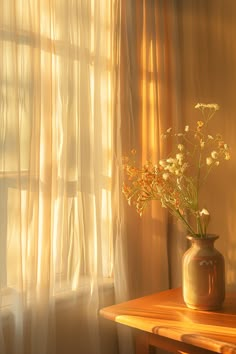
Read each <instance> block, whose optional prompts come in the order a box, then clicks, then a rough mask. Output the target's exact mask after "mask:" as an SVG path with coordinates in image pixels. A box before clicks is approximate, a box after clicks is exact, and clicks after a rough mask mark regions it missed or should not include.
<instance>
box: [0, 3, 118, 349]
mask: <svg viewBox="0 0 236 354" xmlns="http://www.w3.org/2000/svg"><path fill="white" fill-rule="evenodd" d="M118 29H119V1H116V0H115V1H109V0H107V1H106V0H104V1H96V0H80V1H79V0H78V1H73V0H50V1H49V0H9V1H1V3H0V193H1V198H0V307H1V316H0V352H1V354H6V353H7V354H8V353H11V354H13V353H14V354H26V353H27V354H36V353H40V354H44V353H50V354H52V353H53V352H54V351H56V352H57V353H63V354H64V353H70V354H71V353H78V352H81V353H82V352H83V353H85V354H86V353H98V352H100V345H99V344H100V343H101V338H102V337H101V333H100V332H99V331H100V329H99V323H98V309H99V307H100V306H102V305H103V304H106V301H109V300H110V301H112V300H111V299H112V289H113V288H112V286H113V285H112V284H113V240H114V228H113V227H112V218H113V210H112V206H111V202H112V185H113V184H114V183H113V182H112V173H113V168H114V166H115V164H114V163H113V161H114V134H113V133H114V126H115V125H114V115H115V104H116V94H117V90H116V88H117V81H116V75H117V65H118V62H117V58H118V55H117V49H118V44H119V43H118V41H119V30H118ZM110 350H111V349H110ZM103 352H104V350H103Z"/></svg>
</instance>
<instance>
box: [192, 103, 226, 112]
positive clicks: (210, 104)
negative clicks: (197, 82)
mask: <svg viewBox="0 0 236 354" xmlns="http://www.w3.org/2000/svg"><path fill="white" fill-rule="evenodd" d="M195 108H200V109H204V108H210V109H214V110H215V111H218V110H219V109H220V106H219V105H218V104H217V103H208V104H206V103H197V104H196V106H195Z"/></svg>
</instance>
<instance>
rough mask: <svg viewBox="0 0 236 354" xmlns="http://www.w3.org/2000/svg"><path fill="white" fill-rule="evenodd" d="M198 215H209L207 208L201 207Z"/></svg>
mask: <svg viewBox="0 0 236 354" xmlns="http://www.w3.org/2000/svg"><path fill="white" fill-rule="evenodd" d="M200 215H201V216H202V215H210V214H209V211H208V210H207V209H205V208H203V209H202V210H201V211H200Z"/></svg>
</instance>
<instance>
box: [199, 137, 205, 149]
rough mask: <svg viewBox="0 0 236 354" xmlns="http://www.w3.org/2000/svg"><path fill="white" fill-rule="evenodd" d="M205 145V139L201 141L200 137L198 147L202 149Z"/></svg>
mask: <svg viewBox="0 0 236 354" xmlns="http://www.w3.org/2000/svg"><path fill="white" fill-rule="evenodd" d="M204 146H205V141H203V140H202V139H201V140H200V147H201V148H202V149H203V148H204Z"/></svg>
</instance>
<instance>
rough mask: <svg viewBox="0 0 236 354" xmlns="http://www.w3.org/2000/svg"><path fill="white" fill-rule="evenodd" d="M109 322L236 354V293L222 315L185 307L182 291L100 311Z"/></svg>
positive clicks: (128, 302)
mask: <svg viewBox="0 0 236 354" xmlns="http://www.w3.org/2000/svg"><path fill="white" fill-rule="evenodd" d="M100 315H101V316H103V317H104V318H106V319H109V320H112V321H115V322H117V323H121V324H123V325H126V326H129V327H132V328H136V329H139V330H142V331H144V332H147V333H152V334H156V335H158V336H162V337H165V338H169V339H171V340H175V341H178V342H182V343H187V344H191V345H193V346H197V347H199V348H204V349H207V350H211V351H213V352H217V353H231V354H232V353H234V354H236V293H228V294H227V295H226V299H225V302H224V305H223V308H222V309H221V310H220V311H199V310H198V311H197V310H193V309H189V308H187V307H186V306H185V304H184V302H183V298H182V291H181V289H180V288H179V289H171V290H167V291H164V292H161V293H157V294H153V295H150V296H145V297H141V298H138V299H134V300H130V301H127V302H124V303H121V304H117V305H113V306H109V307H106V308H103V309H101V310H100Z"/></svg>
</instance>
